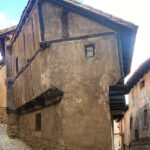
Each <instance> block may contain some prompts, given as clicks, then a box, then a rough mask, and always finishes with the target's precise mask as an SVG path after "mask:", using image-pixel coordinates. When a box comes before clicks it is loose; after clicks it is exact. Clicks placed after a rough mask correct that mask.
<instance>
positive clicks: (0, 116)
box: [0, 107, 7, 124]
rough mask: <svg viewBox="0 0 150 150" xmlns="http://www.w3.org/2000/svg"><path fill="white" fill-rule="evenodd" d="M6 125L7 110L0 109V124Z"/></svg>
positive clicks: (4, 108)
mask: <svg viewBox="0 0 150 150" xmlns="http://www.w3.org/2000/svg"><path fill="white" fill-rule="evenodd" d="M6 123H7V110H6V107H0V124H6Z"/></svg>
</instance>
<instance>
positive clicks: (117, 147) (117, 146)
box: [114, 120, 123, 150]
mask: <svg viewBox="0 0 150 150" xmlns="http://www.w3.org/2000/svg"><path fill="white" fill-rule="evenodd" d="M122 148H123V133H122V131H121V130H120V126H119V122H118V121H117V120H114V150H122Z"/></svg>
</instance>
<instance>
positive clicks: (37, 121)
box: [35, 113, 41, 131]
mask: <svg viewBox="0 0 150 150" xmlns="http://www.w3.org/2000/svg"><path fill="white" fill-rule="evenodd" d="M35 125H36V127H35V129H36V131H41V113H38V114H36V122H35Z"/></svg>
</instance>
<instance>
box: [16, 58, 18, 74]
mask: <svg viewBox="0 0 150 150" xmlns="http://www.w3.org/2000/svg"><path fill="white" fill-rule="evenodd" d="M16 73H18V57H17V58H16Z"/></svg>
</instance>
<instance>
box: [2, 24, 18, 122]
mask: <svg viewBox="0 0 150 150" xmlns="http://www.w3.org/2000/svg"><path fill="white" fill-rule="evenodd" d="M15 28H16V26H13V27H10V28H7V29H4V30H0V52H1V56H0V57H1V58H0V59H1V60H0V124H6V123H7V113H6V86H5V80H6V65H5V51H3V50H2V49H4V47H5V42H6V40H8V37H9V36H11V35H12V34H13V33H14V30H15ZM9 39H10V37H9Z"/></svg>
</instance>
